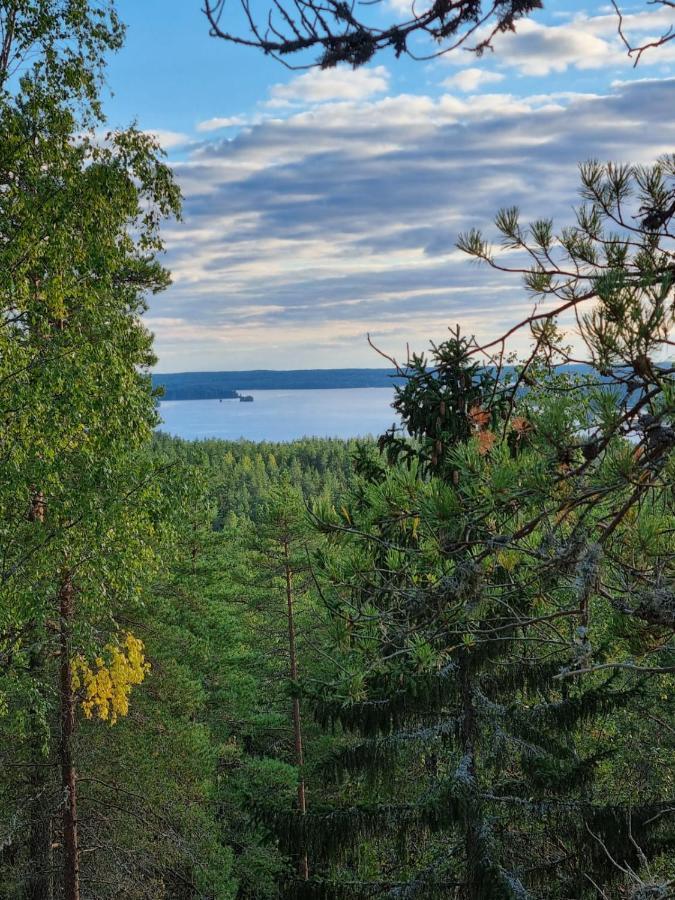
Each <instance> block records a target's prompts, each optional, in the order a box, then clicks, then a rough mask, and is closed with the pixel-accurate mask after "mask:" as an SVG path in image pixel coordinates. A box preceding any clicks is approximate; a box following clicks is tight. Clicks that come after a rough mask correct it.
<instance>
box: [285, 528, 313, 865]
mask: <svg viewBox="0 0 675 900" xmlns="http://www.w3.org/2000/svg"><path fill="white" fill-rule="evenodd" d="M284 573H285V576H286V604H287V609H288V657H289V661H290V676H291V681H297V678H298V656H297V652H296V649H295V621H294V618H293V573H292V570H291V563H290V554H289V546H288V541H287V540H286V541H284ZM292 713H293V740H294V744H295V764H296V766H297V767H298V770H299V772H300V778H299V780H298V809H299V811H300V815H301V816H304V815H305V813H306V812H307V798H306V796H305V779H304V776H303V766H304V756H303V752H302V721H301V719H300V701H299V700H298V698H297V697H294V698H293V709H292ZM298 874H299V875H300V877H301V878H303V879H304V880H305V881H306V880H307V879H308V878H309V862H308V859H307V851H306V850H302V851H301V853H300V861H299V863H298Z"/></svg>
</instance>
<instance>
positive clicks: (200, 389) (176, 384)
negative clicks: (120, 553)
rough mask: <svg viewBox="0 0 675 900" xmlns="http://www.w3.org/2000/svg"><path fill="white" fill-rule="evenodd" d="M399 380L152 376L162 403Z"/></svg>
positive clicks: (375, 372) (295, 372)
mask: <svg viewBox="0 0 675 900" xmlns="http://www.w3.org/2000/svg"><path fill="white" fill-rule="evenodd" d="M400 380H401V379H400V378H396V377H395V373H394V370H393V369H292V370H279V371H275V370H271V369H253V370H251V371H247V372H167V373H161V374H160V373H157V374H154V375H153V376H152V383H153V386H154V387H155V388H160V387H161V388H163V390H164V394H163V397H162V399H164V400H237V399H238V400H240V401H242V402H245V403H250V402H252V400H253V397H251V396H250V394H243V395H242V394H240V393H239V391H241V390H247V391H253V390H256V391H275V390H276V391H279V390H303V391H307V390H322V389H323V390H325V389H326V388H386V387H392V386H393V385H394V384H396V383H397V382H400Z"/></svg>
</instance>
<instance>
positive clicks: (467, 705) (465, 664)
mask: <svg viewBox="0 0 675 900" xmlns="http://www.w3.org/2000/svg"><path fill="white" fill-rule="evenodd" d="M459 677H460V681H461V694H462V724H461V734H460V736H461V741H462V758H463V763H464V766H465V773H466V776H467V777H468V778H469V779H470V780H471V782H473V783H474V784H475V781H476V733H477V723H476V709H475V706H474V686H473V684H472V677H471V670H470V665H469V659H468V654H467V652H466V651H464V653H463V654H462V657H461V660H460V671H459ZM467 799H468V798H467ZM480 826H481V814H480V808H479V803H478V800H477V799H476V798H475V797H474V798H473V799H472V800H471V801H468V802H467V819H466V821H465V822H464V829H465V830H464V852H465V854H466V883H465V888H464V890H465V894H464V896H465V898H466V900H481V895H482V888H481V881H482V879H481V878H480V877H479V875H478V872H479V870H480V868H481V865H480V864H481V860H480Z"/></svg>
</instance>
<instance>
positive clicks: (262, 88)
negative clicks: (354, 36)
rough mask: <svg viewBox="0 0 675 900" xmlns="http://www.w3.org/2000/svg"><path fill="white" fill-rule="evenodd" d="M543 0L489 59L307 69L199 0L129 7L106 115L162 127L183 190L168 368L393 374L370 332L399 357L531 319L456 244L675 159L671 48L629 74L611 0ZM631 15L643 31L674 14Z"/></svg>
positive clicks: (158, 321) (503, 281)
mask: <svg viewBox="0 0 675 900" xmlns="http://www.w3.org/2000/svg"><path fill="white" fill-rule="evenodd" d="M404 2H405V0H385V4H386V5H385V7H383V9H382V12H381V14H382V15H384V14H385V13H388V14H391V11H392V10H395V9H396V7H397V5H398V6H399V8H402V7H401V5H400V4H402V3H404ZM546 7H547V8H546V10H545V11H543V12H542V13H541V14H538V15H537V16H536V17H535V18H534V19H533V20H531V21H528V22H524V23H521V25H520V27H519V29H518V32H517V34H516V35H506V36H503V37H500V39H499V40H498V41H497V42H496V44H495V52H494V53H493V54H488V55H486V56H484V57H483V58H481V59H476V58H475V57H474V56H473V55H471V54H469V53H467V52H464V51H461V50H460V51H456V52H454V53H453V54H451V55H449V56H447V57H445V58H443V59H439V60H435V61H433V62H428V63H420V62H413V61H411V60H407V59H406V60H398V61H396V60H393V59H392V58H390V57H388V56H386V55H383V56H382V57H380V58H377V59H376V60H375V61H374V62H373V63H372V64H371V65H370V66H368V67H367V68H364V69H360V70H357V71H353V70H351V69H347V68H346V69H337V70H329V71H325V72H321V71H318V70H311V71H308V72H290V71H288V70H286V69H285V68H283V67H282V66H280V65H279V63H277V62H275V61H274V60H271V59H268V58H265V57H263V56H261V55H259V54H257V53H256V52H254V51H251V50H245V49H241V48H236V47H233V46H230V45H227V44H225V43H223V42H221V41H218V40H215V39H213V38H210V37H209V35H208V28H207V23H206V20H205V18H204V16H203V14H202V13H201V12H200V3H199V0H162V2H160V0H142V2H139V0H118V8H119V11H120V13H121V15H122V18H123V19H124V20H125V22H126V23H127V26H128V34H127V43H126V46H125V48H124V50H123V51H121V52H120V53H119V54H117V55H116V56H115V57H114V58H113V59H112V60H111V65H110V69H109V72H108V82H109V86H110V89H111V90H112V91H113V96H111V97H110V98H109V99H108V100H107V103H106V108H107V113H108V118H109V123H110V124H111V125H113V126H117V125H125V124H127V123H128V122H129V121H131V120H132V119H136V120H137V122H138V124H139V126H140V127H141V128H143V129H147V130H149V131H153V132H155V133H157V134H158V136H159V137H160V140H161V141H162V143H163V145H164V147H165V149H166V150H167V152H168V154H169V158H170V160H171V162H172V163H173V164H174V167H175V171H176V175H177V177H178V179H179V181H180V183H181V186H182V189H183V193H184V197H185V210H184V218H183V221H182V222H180V223H177V224H172V225H170V226H168V227H167V229H166V237H167V248H168V249H167V259H166V262H167V264H168V266H169V268H171V270H172V272H173V276H174V283H173V285H172V286H171V288H170V289H169V290H168V291H167V292H166V293H164V294H162V295H160V296H158V297H156V298H153V299H152V301H151V308H150V311H149V314H148V324H149V326H150V327H151V328H152V330H153V332H154V333H155V338H156V349H157V353H158V356H159V364H158V367H157V368H158V370H159V371H183V370H189V369H247V368H309V367H326V368H330V367H341V366H353V365H356V366H361V365H362V366H377V365H379V364H380V363H381V362H382V360H381V359H379V357H377V356H375V355H374V354H373V351H372V350H371V349H370V348H369V347H368V345H367V342H366V334H367V333H368V332H370V333H371V334H372V335H373V337H374V339H375V341H376V342H377V343H378V344H379V345H380V346H381V347H382V348H383V349H385V350H386V351H387V352H391V353H394V354H396V355H399V356H402V355H404V351H405V346H406V343H410V344H411V346H412V347H415V348H418V349H421V348H423V347H424V345H425V344H426V343H427V341H428V340H429V339H434V340H441V339H442V338H443V335H444V333H446V329H447V326H448V325H452V324H454V323H455V322H459V323H461V324H462V325H463V327H464V330H466V331H470V332H474V333H476V334H477V335H478V336H479V337H480V338H482V339H490V338H492V337H495V336H497V334H498V333H499V332H500V330H502V329H504V328H506V327H508V325H510V324H512V323H513V322H514V321H515V320H516V318H517V317H519V316H520V315H522V314H523V312H525V311H526V310H527V309H528V308H529V301H528V298H527V296H526V295H525V294H524V292H523V291H522V289H521V287H520V285H519V284H518V282H517V280H514V279H512V278H498V277H495V274H494V273H489V272H487V271H483V270H481V269H479V268H476V266H475V265H473V264H469V263H467V261H466V260H465V259H464V258H463V257H462V256H461V254H459V253H458V252H457V251H456V250H455V249H454V242H455V239H456V237H457V234H458V232H460V231H464V230H467V229H469V228H471V227H481V228H485V227H487V229H488V231H489V225H490V221H491V219H492V217H493V214H494V212H495V211H496V210H497V209H498V208H499V207H500V206H503V205H511V204H517V205H519V206H520V207H521V208H522V210H523V214H524V215H525V216H527V215H530V216H532V217H535V216H540V215H554V216H555V217H556V218H557V219H558V220H559V221H560V222H561V223H564V222H565V221H569V220H570V218H571V207H572V204H573V203H574V201H575V190H576V185H577V163H578V162H579V161H581V160H584V159H587V158H590V157H596V158H600V159H616V160H623V161H629V162H631V161H632V162H645V163H647V162H650V161H652V160H653V159H654V158H655V157H656V156H657V155H658V154H660V153H664V152H673V150H675V121H674V120H673V116H672V110H673V109H674V108H675V42H673V43H672V44H670V45H669V46H668V47H664V48H662V49H660V50H657V51H653V52H652V53H651V54H648V55H646V56H644V57H643V60H642V62H641V64H640V66H639V67H638V68H637V69H633V68H632V63H631V61H630V60H628V59H627V58H626V54H625V50H624V49H623V47H622V46H621V44H620V42H619V40H618V38H617V35H616V21H615V18H614V14H613V11H612V10H611V8H608V7H606V6H605V5H604V4H599V3H598V4H594V3H587V4H580V3H563V2H557V3H548V4H546ZM624 9H626V10H627V12H628V13H629V15H628V17H627V19H626V26H627V28H629V29H630V30H631V33H632V34H635V35H636V36H644V35H655V34H657V33H660V32H661V31H662V30H663V27H664V26H667V25H668V24H670V23H669V21H668V20H669V19H670V21H672V19H673V16H672V12H671V14H670V16H668V14H667V10H660V9H659V8H655V7H653V6H652V7H650V6H645V5H643V4H642V3H639V5H637V6H635V7H634V14H630V11H631V8H630V7H627V6H625V7H624ZM378 14H379V13H378ZM233 15H234V13H233ZM517 349H518V348H517ZM520 349H524V345H523V346H522V347H520Z"/></svg>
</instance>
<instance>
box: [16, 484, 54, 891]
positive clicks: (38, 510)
mask: <svg viewBox="0 0 675 900" xmlns="http://www.w3.org/2000/svg"><path fill="white" fill-rule="evenodd" d="M45 511H46V501H45V496H44V494H43V493H42V491H38V490H35V491H33V495H32V497H31V505H30V509H29V511H28V518H29V520H30V521H31V522H41V523H44V521H45ZM33 628H34V630H35V638H34V649H33V650H32V651H31V654H30V660H29V668H30V673H31V676H32V678H33V679H34V681H35V682H36V683H37V684H39V683H40V679H41V677H43V674H44V669H45V644H44V634H43V633H42V629H41V627H40V626H38V625H37V624H36V623H35V622H33ZM40 732H41V729H40V726H39V725H38V724H37V711H35V710H33V711H32V715H31V735H32V740H31V745H32V748H31V750H32V755H33V764H32V767H31V772H30V788H31V818H30V831H29V834H28V873H27V876H26V880H25V883H24V887H23V891H22V896H23V897H24V898H25V900H51V898H52V897H53V883H52V873H51V863H52V813H51V808H50V805H49V802H48V800H49V796H50V788H51V777H52V776H51V766H50V764H49V763H48V762H47V760H46V759H45V757H44V756H43V755H42V754H41V753H40V752H39V750H38V747H39V746H40V745H41V743H42V735H41V733H40Z"/></svg>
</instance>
